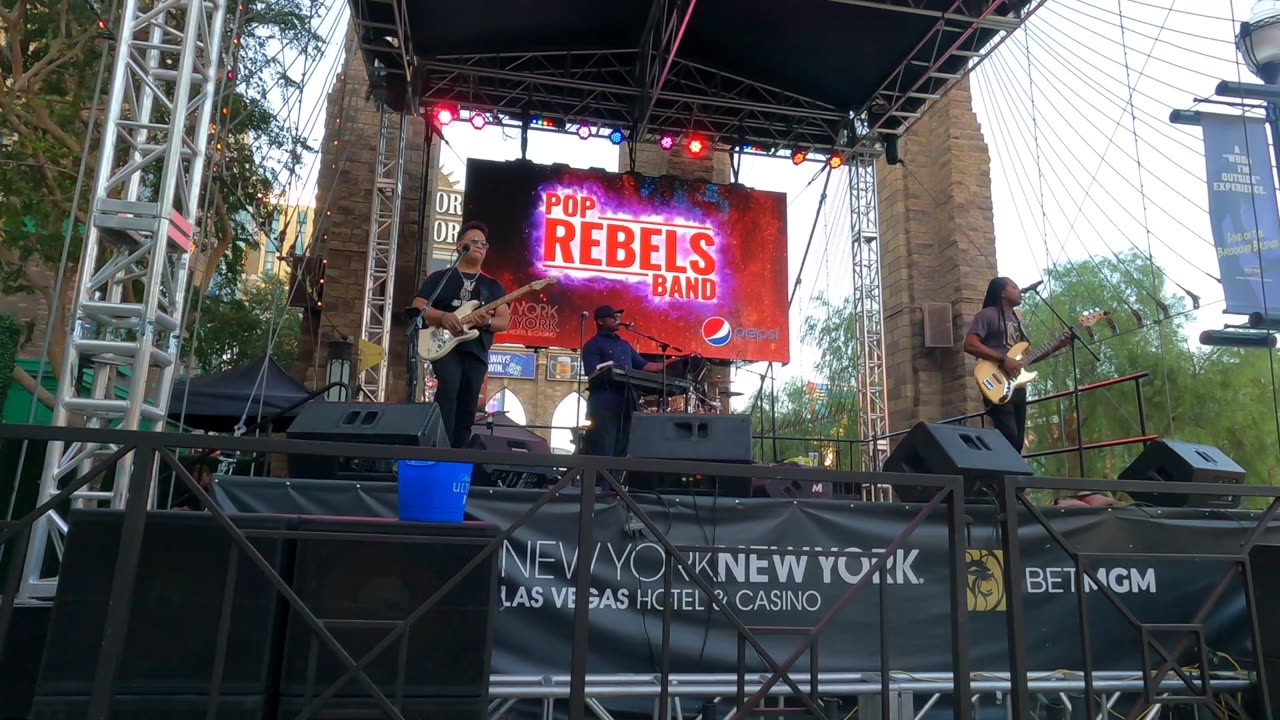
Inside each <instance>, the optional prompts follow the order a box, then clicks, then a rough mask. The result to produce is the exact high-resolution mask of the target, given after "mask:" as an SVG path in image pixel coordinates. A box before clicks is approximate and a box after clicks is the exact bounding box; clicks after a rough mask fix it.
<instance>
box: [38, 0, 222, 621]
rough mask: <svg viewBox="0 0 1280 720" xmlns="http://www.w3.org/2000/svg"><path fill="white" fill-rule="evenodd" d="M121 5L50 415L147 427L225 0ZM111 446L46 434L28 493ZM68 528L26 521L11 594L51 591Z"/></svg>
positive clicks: (179, 274) (166, 345) (161, 396)
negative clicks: (17, 587) (36, 481)
mask: <svg viewBox="0 0 1280 720" xmlns="http://www.w3.org/2000/svg"><path fill="white" fill-rule="evenodd" d="M119 17H120V24H119V26H118V28H116V32H115V37H116V38H117V39H118V42H117V46H116V54H115V58H114V63H113V66H112V74H111V86H110V89H109V92H108V100H107V105H106V116H105V119H104V122H103V127H102V134H101V141H100V145H99V147H98V149H97V152H98V164H97V169H96V171H95V176H94V181H93V185H92V190H91V194H90V200H89V222H88V227H87V230H86V233H85V239H84V246H83V249H82V251H81V255H80V269H79V275H78V278H77V281H76V294H75V299H74V300H73V301H72V305H71V308H70V310H69V313H70V315H69V317H68V327H69V332H68V338H67V346H66V352H65V354H64V356H63V361H62V366H61V368H60V369H59V372H58V389H57V394H56V398H55V405H54V409H53V419H52V424H53V425H55V426H66V425H84V426H86V427H90V428H119V429H123V430H139V429H141V430H159V429H163V425H164V422H165V417H166V415H167V413H168V405H169V394H170V391H171V390H172V386H173V373H174V368H175V365H176V362H177V358H178V352H179V348H180V346H181V343H182V334H181V328H182V324H183V306H184V300H185V296H186V288H187V272H188V269H189V263H190V258H191V249H192V236H193V230H192V228H193V226H194V225H195V224H196V223H197V222H198V221H199V196H200V191H201V188H202V185H203V182H204V180H205V167H204V166H205V149H206V145H207V141H208V138H209V127H210V125H209V120H210V117H211V115H212V112H213V101H214V94H215V88H216V84H217V80H218V78H219V72H220V62H219V58H220V56H221V55H220V52H221V44H222V36H223V23H224V21H225V18H226V1H225V0H199V1H192V0H161V1H159V2H154V3H145V4H144V3H140V2H139V0H124V2H123V3H122V8H121V12H120V16H119ZM90 365H91V366H92V381H91V383H90V386H89V387H88V389H87V390H84V391H82V389H81V385H82V382H83V380H84V377H83V375H84V371H83V370H82V368H83V367H87V366H90ZM117 451H118V448H117V447H116V446H114V445H110V444H106V443H96V442H72V443H64V442H61V441H53V442H50V443H49V446H48V450H47V452H46V455H45V462H44V469H43V472H42V474H41V480H40V490H39V496H38V497H37V499H36V504H37V505H39V504H41V503H44V502H46V501H48V500H49V499H50V498H52V497H54V496H55V495H57V494H58V493H59V491H60V490H61V489H62V488H63V487H64V486H65V485H67V484H68V483H70V482H72V481H74V480H75V479H76V478H77V477H79V476H81V475H82V474H83V473H84V470H85V468H87V467H88V466H89V465H91V464H93V463H94V462H95V461H98V460H101V459H103V458H104V457H107V456H111V455H113V454H116V453H117ZM132 468H133V462H132V454H131V453H130V454H125V455H124V456H123V457H122V458H121V459H120V462H118V463H117V464H116V466H115V468H114V474H113V475H112V476H111V477H110V478H108V479H106V480H105V481H104V482H102V483H101V484H95V485H94V486H92V487H89V488H84V489H80V490H77V491H76V492H75V493H73V494H72V496H71V502H72V506H73V507H98V506H107V507H113V508H121V507H124V503H125V496H126V494H127V492H128V486H129V483H128V479H129V476H130V473H131V471H132ZM150 488H151V489H150V492H151V493H152V494H153V495H154V492H155V485H154V483H151V485H150ZM151 500H154V497H152V498H151ZM66 528H67V525H66V522H65V520H64V518H62V517H61V516H60V515H59V514H58V513H57V512H55V511H50V512H49V513H47V514H46V515H44V516H42V517H41V518H40V519H39V520H38V521H37V522H36V524H35V526H34V527H33V529H32V533H31V536H30V540H29V545H28V550H27V555H26V562H25V565H24V572H23V583H22V586H21V591H20V595H21V596H22V597H24V598H36V597H48V596H51V595H52V594H53V592H54V590H55V589H56V583H57V580H56V579H55V578H52V577H47V576H45V572H46V569H47V568H46V557H45V553H46V549H47V548H48V547H49V545H50V544H52V545H53V546H54V548H55V549H56V550H57V552H58V554H59V555H61V551H62V545H63V539H64V538H65V535H66Z"/></svg>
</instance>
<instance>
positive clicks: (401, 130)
mask: <svg viewBox="0 0 1280 720" xmlns="http://www.w3.org/2000/svg"><path fill="white" fill-rule="evenodd" d="M397 116H398V117H399V122H398V123H396V122H395V118H396V117H397ZM397 128H398V129H397ZM408 137H409V115H408V114H407V113H396V112H393V111H392V110H390V109H389V108H387V107H386V106H383V107H382V108H381V110H380V111H379V119H378V155H377V157H376V159H375V160H374V166H373V202H372V204H371V205H370V208H369V251H368V257H367V261H366V263H365V284H364V288H365V301H364V313H363V315H362V316H361V320H360V337H361V339H362V340H364V343H361V349H360V352H361V353H362V354H363V353H364V352H365V350H364V348H366V347H370V346H371V345H372V346H377V347H379V348H381V349H382V352H381V354H380V356H379V359H378V362H376V363H372V364H370V363H367V362H366V361H365V358H363V357H362V358H360V359H359V364H360V367H363V368H364V370H362V371H361V372H360V373H359V376H358V378H357V380H356V384H357V386H358V388H359V390H358V392H357V393H356V398H357V399H359V400H364V401H372V402H382V401H384V400H386V393H387V367H388V364H389V358H390V354H391V321H392V319H393V317H394V315H393V313H394V312H395V309H394V308H393V307H392V302H391V301H392V294H393V293H394V291H395V275H396V250H397V248H398V247H399V244H400V208H401V205H402V202H401V200H402V199H403V196H404V158H405V145H406V143H407V141H408Z"/></svg>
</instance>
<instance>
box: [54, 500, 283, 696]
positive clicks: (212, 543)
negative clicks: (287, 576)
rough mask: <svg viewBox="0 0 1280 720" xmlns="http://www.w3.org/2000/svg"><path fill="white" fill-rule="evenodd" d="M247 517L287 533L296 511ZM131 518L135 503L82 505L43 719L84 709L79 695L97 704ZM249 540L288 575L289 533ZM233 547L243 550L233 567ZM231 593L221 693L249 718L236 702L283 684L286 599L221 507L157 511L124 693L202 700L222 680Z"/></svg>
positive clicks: (57, 611)
mask: <svg viewBox="0 0 1280 720" xmlns="http://www.w3.org/2000/svg"><path fill="white" fill-rule="evenodd" d="M236 522H237V524H238V525H240V526H241V527H244V528H253V529H263V530H283V529H285V527H286V522H287V520H286V519H285V518H279V517H269V516H248V515H240V516H237V517H236ZM123 524H124V512H123V511H120V510H73V511H72V512H71V515H70V531H69V533H68V536H67V546H66V554H65V556H64V558H63V562H62V568H61V571H60V573H59V578H58V593H57V597H56V599H55V600H54V605H53V614H52V616H51V619H50V624H49V633H48V642H47V645H46V647H45V652H44V659H43V662H42V664H41V667H40V674H39V680H38V681H37V683H36V692H35V696H36V699H35V703H34V708H35V709H34V710H33V712H36V711H37V710H38V711H39V713H44V714H42V715H41V714H39V713H37V715H36V716H39V717H49V718H52V717H63V716H61V715H57V714H56V713H54V709H56V708H61V707H64V706H65V707H68V708H70V707H78V705H77V703H78V702H79V700H78V699H77V698H79V699H83V700H85V702H86V703H87V698H88V697H89V695H90V694H91V690H92V684H93V677H94V672H95V671H96V668H97V663H98V652H99V648H100V646H101V644H102V636H103V625H104V623H105V622H106V615H107V600H108V598H109V597H110V594H111V581H112V575H113V573H114V571H115V560H116V552H117V548H118V547H119V545H120V535H121V529H122V527H123ZM250 540H251V542H252V543H253V546H254V547H256V548H257V549H258V552H260V553H261V554H262V555H263V557H264V558H265V559H266V560H267V562H268V563H270V564H271V566H272V567H274V568H276V570H277V572H280V571H281V570H282V568H283V566H284V564H285V563H284V546H285V544H284V542H283V541H281V540H278V539H272V538H250ZM232 553H236V554H237V555H238V557H237V559H236V567H235V569H234V572H232V568H231V558H232ZM285 572H286V573H287V569H285ZM228 592H230V597H229V599H230V609H229V615H228V617H229V620H230V626H229V628H230V631H229V633H228V635H227V646H226V662H225V666H224V670H223V676H222V684H221V693H222V695H223V696H224V699H225V701H226V702H227V703H230V704H229V705H226V708H227V717H241V715H236V714H235V713H234V712H233V710H232V708H233V707H240V706H241V704H242V702H241V701H242V700H244V698H245V697H246V696H251V697H261V696H264V695H266V694H267V693H269V691H270V689H271V687H272V686H273V685H274V684H275V679H274V678H275V675H276V673H277V671H278V667H279V657H278V655H279V647H280V645H281V642H282V640H283V622H282V621H283V619H284V615H283V609H284V605H283V600H282V599H281V598H280V597H279V595H278V593H277V592H276V590H275V588H273V587H272V586H271V585H270V584H269V583H268V582H267V579H266V577H265V576H263V574H262V572H261V571H260V570H259V569H258V568H257V567H255V566H254V565H253V564H252V563H251V562H250V561H249V559H248V558H246V557H244V555H243V552H241V551H240V550H239V549H238V548H235V547H233V543H232V540H231V537H230V535H228V534H227V533H226V532H225V531H224V530H223V529H222V528H220V527H217V526H216V525H215V524H214V520H213V517H212V516H211V515H209V514H207V513H196V512H164V511H162V512H150V513H148V514H147V521H146V526H145V531H144V535H143V541H142V554H141V557H140V559H139V564H138V575H137V584H136V586H135V589H134V595H133V606H132V609H131V611H130V614H129V628H128V634H127V635H126V638H125V644H124V654H123V656H122V657H121V658H120V670H119V675H118V676H117V680H116V684H115V692H116V693H117V694H118V695H128V696H139V697H141V698H143V699H140V700H138V703H142V704H143V705H146V702H144V699H145V698H146V697H151V696H166V697H176V696H185V697H189V698H192V703H193V704H194V705H198V702H197V701H198V700H199V698H201V697H203V696H205V695H206V694H207V693H208V691H209V687H210V683H211V682H212V679H213V675H214V667H215V666H214V656H215V650H216V648H217V641H218V625H219V620H220V618H221V617H222V615H223V610H224V608H223V600H224V597H226V596H227V593H228ZM245 702H248V705H247V706H251V705H253V702H250V701H245ZM135 705H136V703H135ZM247 706H246V707H247ZM85 707H86V708H87V704H86V705H85ZM146 707H147V708H148V709H149V710H148V711H154V712H153V714H152V715H151V717H161V716H163V717H179V716H181V713H178V714H176V715H166V714H163V713H161V710H162V709H163V708H162V707H161V706H158V705H146ZM163 707H164V708H168V707H169V706H168V705H165V706H163ZM219 707H220V708H221V707H223V705H219ZM67 712H70V711H69V710H68V711H67ZM138 712H140V713H141V712H143V711H142V710H139V711H138ZM166 712H167V710H166ZM175 712H176V711H175ZM155 713H161V714H155ZM192 713H194V714H192V715H191V717H196V716H197V715H199V716H201V717H203V714H202V713H203V710H202V709H201V710H200V712H199V713H196V711H195V710H193V711H192ZM128 716H129V715H128V714H127V713H126V714H125V715H116V717H128ZM143 716H144V715H138V717H143ZM65 717H75V715H74V713H71V714H67V715H65ZM218 717H223V714H222V713H219V715H218ZM244 717H248V716H247V715H245V716H244Z"/></svg>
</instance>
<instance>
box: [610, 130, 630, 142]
mask: <svg viewBox="0 0 1280 720" xmlns="http://www.w3.org/2000/svg"><path fill="white" fill-rule="evenodd" d="M626 139H627V136H626V135H625V134H624V133H623V132H622V131H621V130H619V129H618V128H614V129H613V130H612V131H610V132H609V142H611V143H613V144H614V145H621V144H622V141H623V140H626Z"/></svg>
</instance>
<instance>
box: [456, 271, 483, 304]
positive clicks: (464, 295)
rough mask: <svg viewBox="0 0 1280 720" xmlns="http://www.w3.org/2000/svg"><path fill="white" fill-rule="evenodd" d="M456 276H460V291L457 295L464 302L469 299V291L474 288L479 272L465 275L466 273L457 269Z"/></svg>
mask: <svg viewBox="0 0 1280 720" xmlns="http://www.w3.org/2000/svg"><path fill="white" fill-rule="evenodd" d="M458 277H460V278H462V292H461V293H460V294H459V295H458V299H459V300H461V301H462V302H466V301H468V300H470V299H471V291H472V290H475V289H476V281H477V280H479V279H480V273H476V274H474V275H472V276H471V277H467V274H466V273H464V272H462V271H461V270H459V271H458Z"/></svg>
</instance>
